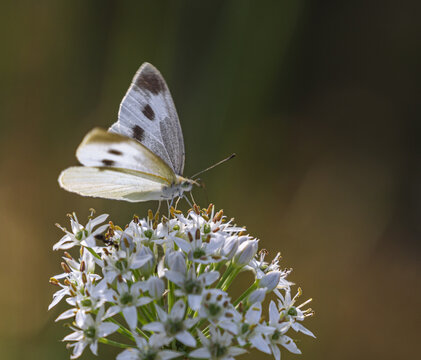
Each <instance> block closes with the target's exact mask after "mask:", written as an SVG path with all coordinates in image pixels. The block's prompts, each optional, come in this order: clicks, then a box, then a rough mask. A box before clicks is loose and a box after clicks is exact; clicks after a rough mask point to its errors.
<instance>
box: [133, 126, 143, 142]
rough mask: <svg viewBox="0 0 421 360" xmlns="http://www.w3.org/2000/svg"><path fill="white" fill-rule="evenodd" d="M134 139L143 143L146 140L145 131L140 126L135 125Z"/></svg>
mask: <svg viewBox="0 0 421 360" xmlns="http://www.w3.org/2000/svg"><path fill="white" fill-rule="evenodd" d="M132 131H133V138H135V139H136V140H138V141H139V142H142V141H143V140H144V139H145V130H143V129H142V128H141V127H140V126H139V125H135V126H134V127H133V129H132Z"/></svg>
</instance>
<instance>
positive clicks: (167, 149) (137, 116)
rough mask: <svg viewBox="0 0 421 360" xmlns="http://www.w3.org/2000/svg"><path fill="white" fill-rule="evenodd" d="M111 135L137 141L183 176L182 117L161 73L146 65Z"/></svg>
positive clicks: (131, 87) (133, 83)
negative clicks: (114, 134)
mask: <svg viewBox="0 0 421 360" xmlns="http://www.w3.org/2000/svg"><path fill="white" fill-rule="evenodd" d="M109 131H111V132H114V133H119V134H122V135H125V136H128V137H131V138H133V139H136V140H137V141H139V142H140V143H141V144H143V145H144V146H145V147H146V148H148V149H149V150H150V151H151V152H153V153H154V154H156V155H157V156H159V157H160V158H161V159H162V160H163V161H164V162H165V163H167V164H168V166H169V167H170V168H172V170H173V171H174V172H175V173H176V174H178V175H181V174H182V173H183V168H184V141H183V134H182V131H181V126H180V122H179V120H178V115H177V112H176V109H175V106H174V102H173V100H172V97H171V94H170V92H169V90H168V87H167V84H166V83H165V80H164V78H163V77H162V75H161V74H160V72H159V71H158V70H157V69H156V68H155V67H154V66H152V65H151V64H148V63H144V64H143V65H142V66H141V67H140V69H139V70H138V71H137V73H136V75H135V76H134V78H133V80H132V83H131V85H130V87H129V89H128V91H127V93H126V95H125V97H124V98H123V100H122V102H121V104H120V110H119V113H118V121H117V122H116V123H114V124H113V125H112V126H111V127H110V129H109Z"/></svg>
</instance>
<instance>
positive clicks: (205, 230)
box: [203, 224, 211, 234]
mask: <svg viewBox="0 0 421 360" xmlns="http://www.w3.org/2000/svg"><path fill="white" fill-rule="evenodd" d="M203 232H204V233H205V234H209V233H210V232H211V226H210V225H209V224H205V225H204V226H203Z"/></svg>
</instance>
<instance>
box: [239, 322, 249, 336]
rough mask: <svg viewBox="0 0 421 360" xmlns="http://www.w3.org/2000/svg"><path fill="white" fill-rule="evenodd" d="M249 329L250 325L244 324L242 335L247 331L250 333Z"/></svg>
mask: <svg viewBox="0 0 421 360" xmlns="http://www.w3.org/2000/svg"><path fill="white" fill-rule="evenodd" d="M249 329H250V325H249V324H247V323H244V324H243V325H242V326H241V333H242V334H245V333H246V332H247V331H249Z"/></svg>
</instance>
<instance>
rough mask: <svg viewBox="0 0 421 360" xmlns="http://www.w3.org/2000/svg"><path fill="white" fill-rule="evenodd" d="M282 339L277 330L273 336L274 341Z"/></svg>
mask: <svg viewBox="0 0 421 360" xmlns="http://www.w3.org/2000/svg"><path fill="white" fill-rule="evenodd" d="M280 337H281V333H280V332H279V330H275V332H274V333H273V335H272V340H279V338H280Z"/></svg>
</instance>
